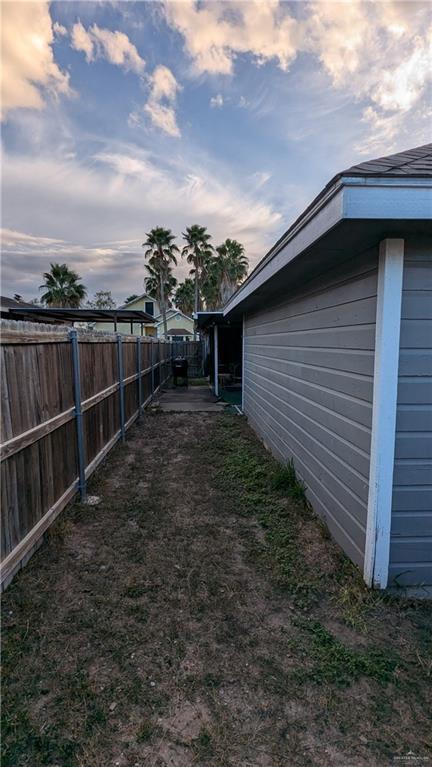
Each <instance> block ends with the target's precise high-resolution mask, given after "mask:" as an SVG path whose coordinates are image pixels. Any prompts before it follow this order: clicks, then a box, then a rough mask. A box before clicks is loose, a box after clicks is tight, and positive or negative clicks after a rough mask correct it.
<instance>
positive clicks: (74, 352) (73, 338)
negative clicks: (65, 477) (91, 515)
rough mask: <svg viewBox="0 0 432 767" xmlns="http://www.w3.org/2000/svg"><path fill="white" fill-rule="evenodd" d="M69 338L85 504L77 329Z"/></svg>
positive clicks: (82, 493) (85, 489) (80, 470)
mask: <svg viewBox="0 0 432 767" xmlns="http://www.w3.org/2000/svg"><path fill="white" fill-rule="evenodd" d="M69 338H70V342H71V349H72V375H73V389H74V400H75V423H76V433H77V452H78V491H79V494H80V500H81V502H82V503H85V501H86V499H87V488H86V478H85V470H86V458H85V448H84V424H83V413H82V408H81V373H80V358H79V347H78V333H77V331H76V330H75V328H72V330H70V331H69Z"/></svg>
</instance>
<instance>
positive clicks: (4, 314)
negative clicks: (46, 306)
mask: <svg viewBox="0 0 432 767" xmlns="http://www.w3.org/2000/svg"><path fill="white" fill-rule="evenodd" d="M35 308H36V304H29V303H28V302H27V301H23V300H22V299H21V298H20V299H19V300H17V299H16V298H9V296H0V316H1V318H2V319H4V320H5V319H6V320H7V319H14V320H23V319H28V318H25V317H24V315H23V316H21V315H19V314H18V311H19V309H35ZM41 308H42V307H41ZM10 309H13V310H14V313H13V316H12V313H11V312H10ZM41 321H42V322H46V321H47V320H45V319H44V320H41V319H40V318H39V317H37V316H35V317H34V318H33V322H41Z"/></svg>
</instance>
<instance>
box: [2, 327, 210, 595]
mask: <svg viewBox="0 0 432 767" xmlns="http://www.w3.org/2000/svg"><path fill="white" fill-rule="evenodd" d="M1 330H2V334H1V346H0V353H1V400H2V412H1V435H2V437H1V444H0V459H1V474H2V488H1V493H2V504H1V522H2V530H1V559H2V568H1V582H2V584H3V586H5V585H7V583H9V581H10V580H11V578H12V577H13V575H14V573H15V572H16V571H17V570H18V569H19V568H20V567H21V566H22V565H23V564H25V562H26V561H27V560H28V558H29V557H30V556H31V554H32V553H33V551H34V550H35V549H36V548H37V546H38V545H39V543H40V540H41V537H42V535H43V533H44V532H45V531H46V530H47V529H48V527H49V526H50V525H51V523H52V522H53V521H54V519H55V518H56V517H57V515H58V514H59V513H60V512H61V511H62V509H63V508H64V507H65V506H66V504H67V503H68V502H69V501H70V500H71V499H72V498H73V496H74V495H75V493H77V492H79V493H80V495H81V498H82V499H83V500H84V499H85V497H86V482H87V479H88V477H89V476H90V474H91V473H92V472H93V471H94V470H95V468H96V467H97V466H98V465H99V463H100V462H101V461H102V460H103V459H104V458H105V456H106V455H107V453H108V452H109V451H110V450H111V448H112V447H113V446H114V445H115V443H116V442H117V441H118V440H119V439H124V438H125V433H126V431H127V429H128V428H129V426H131V424H132V423H133V422H134V421H135V420H136V419H137V418H139V417H140V415H141V413H142V411H143V409H144V408H145V407H146V405H147V404H148V403H149V402H150V400H151V399H152V397H153V396H154V394H155V393H156V392H157V391H158V390H159V389H160V387H161V386H162V385H163V384H164V383H165V381H166V380H167V379H168V378H169V376H170V372H171V360H172V357H173V356H177V354H178V353H179V351H180V350H179V348H178V347H179V345H178V344H175V345H174V344H170V343H168V342H164V341H159V340H158V341H155V340H153V339H151V338H148V337H136V336H124V335H119V334H116V335H113V334H95V333H89V332H82V331H77V330H74V329H67V328H53V327H52V326H51V327H50V326H44V327H40V326H37V327H35V324H34V323H15V324H13V323H10V322H3V323H2V324H1ZM198 345H199V346H201V345H200V344H199V342H197V343H196V344H195V346H196V347H198ZM189 346H190V348H189V350H188V352H189V355H190V356H191V357H193V359H194V361H195V362H196V361H197V360H198V362H197V365H198V364H199V350H198V349H197V348H195V349H193V348H192V346H191V345H190V344H189ZM182 353H184V350H182Z"/></svg>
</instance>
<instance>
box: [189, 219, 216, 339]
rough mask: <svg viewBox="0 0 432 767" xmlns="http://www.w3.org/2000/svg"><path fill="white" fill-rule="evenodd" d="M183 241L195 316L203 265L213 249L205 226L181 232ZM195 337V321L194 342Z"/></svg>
mask: <svg viewBox="0 0 432 767" xmlns="http://www.w3.org/2000/svg"><path fill="white" fill-rule="evenodd" d="M183 239H184V240H185V241H186V245H185V246H184V247H183V250H182V255H183V256H186V258H187V261H188V263H189V264H191V265H192V269H191V271H190V274H191V275H193V277H194V280H195V300H194V310H195V314H196V313H197V312H198V311H199V310H200V308H201V282H202V279H203V273H204V268H205V264H206V262H207V261H208V260H209V259H210V258H211V255H212V252H213V247H212V245H211V244H210V240H211V235H210V234H209V233H208V232H207V228H206V227H205V226H199V224H194V225H193V226H188V227H187V229H186V231H185V232H183ZM196 336H197V328H196V320H195V328H194V339H195V340H196Z"/></svg>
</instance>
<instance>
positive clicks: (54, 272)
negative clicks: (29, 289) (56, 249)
mask: <svg viewBox="0 0 432 767" xmlns="http://www.w3.org/2000/svg"><path fill="white" fill-rule="evenodd" d="M43 278H44V284H43V285H41V286H40V287H39V290H45V291H46V292H45V293H44V294H43V295H42V296H41V301H42V303H44V304H46V305H47V306H55V307H59V308H73V309H76V308H78V307H79V306H80V305H81V303H82V301H84V299H85V297H86V295H87V290H86V288H85V286H84V285H83V284H82V283H81V282H79V280H80V279H81V277H80V276H79V275H78V274H77V272H74V271H73V269H69V267H68V266H67V264H50V271H49V272H44V275H43Z"/></svg>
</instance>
